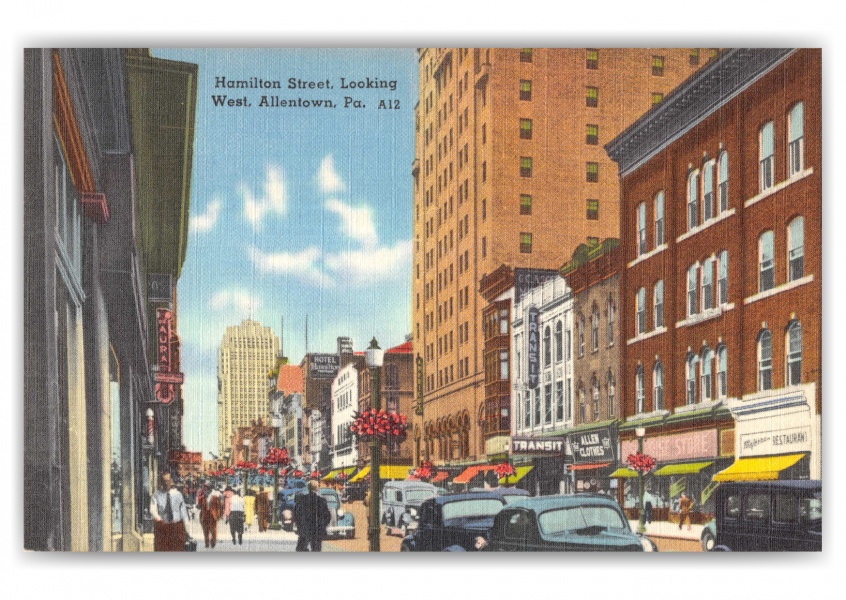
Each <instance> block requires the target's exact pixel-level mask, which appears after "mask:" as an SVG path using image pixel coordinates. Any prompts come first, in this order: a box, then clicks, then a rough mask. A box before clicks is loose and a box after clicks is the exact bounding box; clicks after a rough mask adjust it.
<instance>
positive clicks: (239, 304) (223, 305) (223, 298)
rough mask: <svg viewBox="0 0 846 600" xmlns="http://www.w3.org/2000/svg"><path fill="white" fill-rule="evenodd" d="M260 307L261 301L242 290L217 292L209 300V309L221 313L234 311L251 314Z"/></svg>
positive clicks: (234, 289)
mask: <svg viewBox="0 0 846 600" xmlns="http://www.w3.org/2000/svg"><path fill="white" fill-rule="evenodd" d="M260 306H261V299H259V298H258V297H256V296H254V295H253V294H251V293H250V292H249V291H248V290H245V289H243V288H232V289H223V290H218V291H217V292H215V293H214V294H212V297H211V298H210V299H209V308H211V309H212V310H214V311H218V312H223V311H228V310H230V309H233V308H234V309H235V310H236V311H238V312H239V313H246V314H247V315H251V314H253V313H254V312H255V311H256V310H257V309H258V308H259V307H260Z"/></svg>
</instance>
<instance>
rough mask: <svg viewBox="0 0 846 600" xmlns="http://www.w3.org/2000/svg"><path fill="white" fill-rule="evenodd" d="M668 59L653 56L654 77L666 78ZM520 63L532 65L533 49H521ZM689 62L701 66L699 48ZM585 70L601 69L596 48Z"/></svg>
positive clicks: (713, 53) (714, 52) (587, 52)
mask: <svg viewBox="0 0 846 600" xmlns="http://www.w3.org/2000/svg"><path fill="white" fill-rule="evenodd" d="M716 56H717V49H716V48H711V49H710V58H715V57H716ZM665 61H666V58H665V57H664V56H658V55H652V63H651V64H652V75H654V76H655V77H663V76H664V64H665ZM520 62H524V63H530V62H532V49H531V48H521V49H520ZM689 62H690V65H691V66H696V65H698V64H699V48H691V49H690V58H689ZM585 68H586V69H590V70H596V69H599V50H598V49H596V48H587V49H586V50H585Z"/></svg>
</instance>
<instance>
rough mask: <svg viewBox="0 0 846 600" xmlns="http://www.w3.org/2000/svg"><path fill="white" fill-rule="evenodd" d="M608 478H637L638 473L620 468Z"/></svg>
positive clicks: (626, 468)
mask: <svg viewBox="0 0 846 600" xmlns="http://www.w3.org/2000/svg"><path fill="white" fill-rule="evenodd" d="M608 477H623V478H626V479H628V478H630V477H637V471H635V470H634V469H630V468H628V467H620V468H619V469H617V470H616V471H614V472H613V473H611V474H610V475H609V476H608Z"/></svg>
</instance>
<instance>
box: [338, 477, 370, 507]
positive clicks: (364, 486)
mask: <svg viewBox="0 0 846 600" xmlns="http://www.w3.org/2000/svg"><path fill="white" fill-rule="evenodd" d="M368 489H369V484H368V483H367V482H366V481H356V482H354V483H348V484H346V485H345V486H344V488H343V490H342V491H341V500H343V501H344V502H355V501H356V500H361V501H362V502H364V499H365V498H366V497H367V490H368Z"/></svg>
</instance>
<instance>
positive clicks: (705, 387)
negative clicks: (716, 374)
mask: <svg viewBox="0 0 846 600" xmlns="http://www.w3.org/2000/svg"><path fill="white" fill-rule="evenodd" d="M713 369H714V352H713V350H711V348H709V347H708V346H705V348H703V350H702V367H701V370H702V402H708V401H709V400H711V398H712V397H713V388H712V383H713V379H712V373H713Z"/></svg>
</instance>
